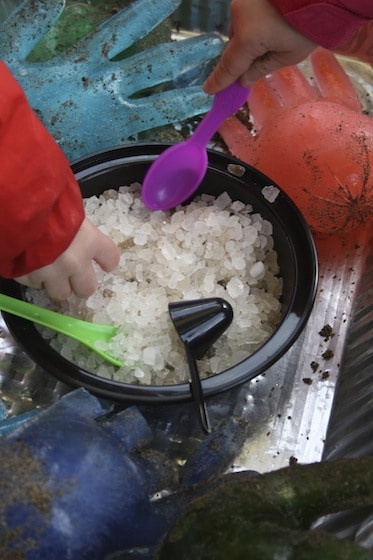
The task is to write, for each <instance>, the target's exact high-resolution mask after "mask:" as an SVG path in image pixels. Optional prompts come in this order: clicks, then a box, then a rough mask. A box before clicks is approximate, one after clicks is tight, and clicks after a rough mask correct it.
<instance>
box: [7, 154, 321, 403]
mask: <svg viewBox="0 0 373 560" xmlns="http://www.w3.org/2000/svg"><path fill="white" fill-rule="evenodd" d="M167 147H168V145H167V144H133V145H129V146H123V147H118V148H113V149H111V150H106V151H104V152H99V153H96V154H93V155H90V156H88V157H86V158H83V159H81V160H78V161H76V162H75V163H73V164H72V169H73V171H74V173H75V175H76V177H77V179H78V181H79V184H80V186H81V190H82V194H83V196H84V197H89V196H92V195H99V194H100V193H102V192H103V191H104V190H106V189H108V188H118V187H120V186H123V185H129V184H131V183H133V182H135V181H138V182H140V183H141V182H142V180H143V178H144V175H145V173H146V170H147V169H148V167H149V165H150V164H151V163H152V161H154V159H155V158H156V157H157V156H158V155H159V154H160V153H161V152H162V151H163V150H164V149H165V148H167ZM237 164H239V165H240V166H241V169H243V170H244V173H243V174H242V175H241V176H237V175H236V174H232V173H231V172H230V171H229V169H228V166H229V168H231V166H232V165H233V166H234V165H237ZM267 185H273V181H271V180H270V179H268V178H267V177H266V176H264V175H263V174H262V173H260V172H258V171H257V170H255V169H254V168H252V167H250V166H248V165H245V164H243V163H242V162H238V161H237V160H236V159H234V158H231V157H228V156H226V155H224V154H221V153H219V152H215V151H209V165H208V171H207V173H206V176H205V179H204V180H203V182H202V184H201V185H200V188H199V190H198V192H197V194H200V193H208V194H213V195H219V194H221V193H223V192H224V191H227V192H228V193H229V194H230V196H231V197H232V198H233V199H235V200H237V199H238V200H241V201H243V202H244V203H246V204H251V205H252V206H253V207H254V211H255V212H259V213H260V214H261V215H262V216H263V218H266V219H267V220H269V221H270V222H271V223H272V224H273V230H274V233H273V236H274V241H275V249H276V251H277V254H278V260H279V265H280V274H281V276H282V277H283V281H284V291H283V296H282V308H283V316H282V319H281V322H280V324H279V326H278V327H277V329H276V331H275V332H274V334H273V335H272V336H271V337H270V338H269V340H268V341H267V342H266V343H265V344H264V345H263V346H262V347H261V348H259V349H258V350H257V351H256V352H254V353H253V354H252V355H250V356H248V357H247V359H245V360H244V361H242V362H240V363H238V364H236V365H234V366H233V367H231V368H229V369H227V370H225V371H222V372H219V373H218V374H216V375H213V376H211V377H209V378H207V379H203V380H202V388H203V392H204V395H205V396H211V395H214V394H217V393H220V392H222V391H225V390H228V389H230V388H232V387H235V386H237V385H238V384H241V383H243V382H245V381H248V380H250V379H253V378H254V377H256V376H257V375H259V374H260V373H263V372H264V371H265V370H266V369H267V368H268V367H270V366H271V365H272V364H273V363H275V362H276V361H277V360H278V359H279V358H280V357H281V356H282V355H283V354H284V353H285V352H286V351H287V350H288V349H289V348H290V346H291V345H292V344H293V343H294V342H295V340H296V339H297V337H298V336H299V334H300V333H301V331H302V329H303V327H304V325H305V323H306V321H307V319H308V317H309V314H310V312H311V309H312V305H313V301H314V298H315V293H316V287H317V254H316V250H315V246H314V243H313V239H312V235H311V233H310V231H309V229H308V226H307V225H306V223H305V221H304V219H303V217H302V215H301V214H300V212H299V211H298V209H297V208H296V207H295V205H294V204H293V203H292V201H291V200H290V199H289V197H288V196H287V195H286V194H285V193H284V192H282V191H281V189H280V194H279V195H278V197H277V198H276V200H275V201H274V202H272V203H270V202H268V201H267V200H266V199H265V197H264V196H263V193H262V189H263V187H265V186H267ZM0 290H1V291H2V292H3V293H6V294H8V295H11V296H13V297H18V298H22V297H23V294H24V290H23V288H22V287H21V286H20V285H18V284H17V283H16V282H13V281H9V280H4V279H0ZM4 319H5V321H6V324H7V327H8V328H9V331H10V332H11V334H12V336H13V337H14V338H15V340H16V341H17V342H18V343H19V344H20V346H21V347H22V348H23V349H24V351H25V352H26V353H27V354H28V355H30V357H31V358H32V359H33V360H34V361H35V362H36V363H37V364H38V365H40V366H41V367H42V368H44V369H45V370H46V371H48V372H49V373H51V374H52V375H53V376H54V377H56V378H58V379H59V380H61V381H62V382H64V383H66V384H68V385H70V386H72V387H81V386H83V387H86V388H87V389H88V390H89V391H91V392H92V393H93V394H96V395H98V396H100V397H103V398H108V399H111V400H113V401H116V402H131V401H132V402H138V403H140V402H141V403H169V402H181V401H189V400H191V394H190V387H189V384H187V383H186V384H180V385H167V386H163V387H155V386H145V385H130V384H124V383H118V382H113V381H110V380H106V379H103V378H101V377H98V376H96V375H94V374H93V373H90V372H88V371H86V370H84V369H81V368H79V367H77V366H76V365H74V364H72V363H70V362H69V361H67V360H66V359H65V358H63V357H62V356H60V355H59V354H58V353H57V352H56V351H55V350H53V349H52V348H51V347H50V346H49V344H48V343H47V342H46V341H45V340H44V339H43V338H42V337H41V335H40V334H39V333H38V331H37V330H36V328H35V326H34V324H33V323H31V322H29V321H26V320H24V319H20V318H18V317H16V316H14V315H11V314H8V313H4Z"/></svg>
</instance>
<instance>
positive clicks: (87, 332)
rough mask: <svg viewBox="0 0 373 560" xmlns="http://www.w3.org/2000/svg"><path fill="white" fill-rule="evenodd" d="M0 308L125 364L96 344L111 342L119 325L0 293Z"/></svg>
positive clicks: (119, 363) (114, 363) (115, 363)
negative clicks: (87, 319)
mask: <svg viewBox="0 0 373 560" xmlns="http://www.w3.org/2000/svg"><path fill="white" fill-rule="evenodd" d="M0 310H1V311H6V312H7V313H11V314H12V315H17V316H18V317H22V318H23V319H27V320H29V321H32V322H33V323H38V324H39V325H43V326H44V327H48V328H50V329H53V330H55V331H57V332H59V333H63V334H65V335H67V336H69V337H71V338H75V340H78V341H79V342H81V343H82V344H85V346H88V348H90V349H91V350H93V351H94V352H96V354H99V355H100V356H102V357H103V358H104V359H105V360H107V361H108V362H110V363H111V364H113V365H115V366H122V365H123V363H122V362H121V361H120V360H118V359H117V358H114V357H113V356H111V355H110V354H107V353H106V352H104V351H103V350H100V349H99V348H97V346H96V344H97V342H99V341H103V342H109V340H110V339H111V338H112V337H113V336H114V335H115V334H116V333H117V330H118V327H115V326H112V325H103V324H99V323H89V322H88V321H82V320H81V319H75V318H74V317H69V316H68V315H62V314H61V313H57V312H56V311H51V310H50V309H44V308H43V307H39V306H38V305H34V304H32V303H28V302H27V301H22V300H20V299H17V298H13V297H10V296H6V295H5V294H0Z"/></svg>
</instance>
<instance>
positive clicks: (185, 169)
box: [141, 81, 250, 210]
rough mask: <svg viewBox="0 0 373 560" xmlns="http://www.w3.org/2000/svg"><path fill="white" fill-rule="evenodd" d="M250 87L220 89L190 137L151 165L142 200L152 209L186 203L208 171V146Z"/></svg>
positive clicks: (172, 147) (167, 208)
mask: <svg viewBox="0 0 373 560" xmlns="http://www.w3.org/2000/svg"><path fill="white" fill-rule="evenodd" d="M249 92H250V90H249V89H247V88H244V87H243V86H242V85H241V84H240V83H239V82H238V81H237V82H234V83H233V84H231V85H230V86H228V87H227V88H226V89H223V90H222V91H219V92H218V93H217V94H216V95H215V97H214V101H213V104H212V107H211V109H210V111H209V112H208V113H206V115H205V116H204V118H203V119H202V121H201V122H200V124H199V125H198V126H197V128H196V130H195V131H194V133H193V134H192V136H191V137H190V138H188V140H185V142H181V143H180V144H175V146H171V148H168V149H167V150H165V151H164V152H163V153H162V154H161V155H160V156H159V157H158V158H157V159H156V160H155V162H154V163H153V164H152V165H151V166H150V168H149V170H148V172H147V174H146V175H145V178H144V181H143V185H142V192H141V194H142V199H143V202H144V204H145V206H147V207H148V208H149V209H150V210H169V209H170V208H175V207H176V206H177V205H178V204H181V203H182V202H185V200H187V199H188V198H189V197H190V196H191V195H192V194H193V193H194V192H195V191H196V190H197V188H198V187H199V185H200V183H201V181H202V179H203V177H204V176H205V173H206V170H207V163H208V162H207V145H208V142H209V141H210V139H211V138H212V136H213V135H214V134H215V132H216V131H217V130H218V128H219V126H220V124H221V123H222V122H223V121H224V120H225V119H226V118H227V117H229V116H231V115H233V114H234V113H236V112H237V111H238V109H239V108H240V107H242V105H243V104H244V103H245V102H246V100H247V97H248V95H249Z"/></svg>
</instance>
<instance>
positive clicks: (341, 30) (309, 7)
mask: <svg viewBox="0 0 373 560" xmlns="http://www.w3.org/2000/svg"><path fill="white" fill-rule="evenodd" d="M271 2H272V4H273V5H274V6H276V8H277V9H278V10H279V11H280V12H281V13H282V14H283V16H284V17H285V18H286V19H287V20H288V22H289V23H290V24H291V25H292V26H293V27H295V28H296V29H297V30H298V31H300V32H301V33H302V34H303V35H305V36H306V37H308V38H309V39H311V40H312V41H314V42H315V43H317V44H318V45H321V46H322V47H325V48H327V49H331V50H332V49H336V48H337V47H340V46H341V45H343V44H344V43H346V42H347V41H348V39H350V38H351V36H352V35H353V34H354V33H355V31H356V30H357V29H358V28H359V27H361V26H363V25H364V24H366V23H367V22H368V21H369V20H371V19H373V0H271Z"/></svg>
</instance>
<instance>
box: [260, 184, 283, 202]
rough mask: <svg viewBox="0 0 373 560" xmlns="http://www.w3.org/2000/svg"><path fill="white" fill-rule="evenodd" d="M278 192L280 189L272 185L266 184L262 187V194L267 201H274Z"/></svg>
mask: <svg viewBox="0 0 373 560" xmlns="http://www.w3.org/2000/svg"><path fill="white" fill-rule="evenodd" d="M279 194H280V190H279V189H278V188H277V187H274V186H273V185H267V186H266V187H263V188H262V195H263V196H264V198H265V199H266V200H268V202H271V203H272V202H274V201H275V200H276V198H277V197H278V195H279Z"/></svg>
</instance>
